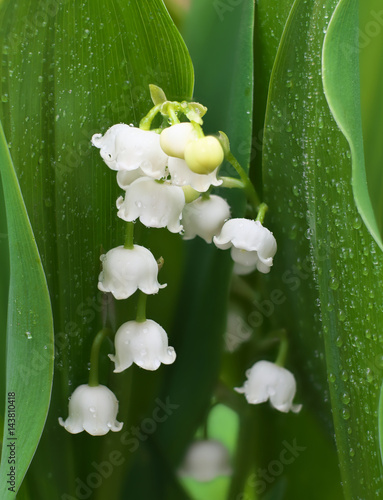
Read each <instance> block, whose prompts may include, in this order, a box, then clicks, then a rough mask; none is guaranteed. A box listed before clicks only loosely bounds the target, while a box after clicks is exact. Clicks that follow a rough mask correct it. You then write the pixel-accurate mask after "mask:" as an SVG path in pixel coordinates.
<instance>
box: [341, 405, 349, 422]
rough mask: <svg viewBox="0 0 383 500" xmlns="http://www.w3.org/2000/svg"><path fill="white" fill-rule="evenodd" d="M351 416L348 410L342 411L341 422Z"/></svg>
mask: <svg viewBox="0 0 383 500" xmlns="http://www.w3.org/2000/svg"><path fill="white" fill-rule="evenodd" d="M350 416H351V413H350V410H349V409H348V408H343V409H342V418H343V420H348V419H349V418H350Z"/></svg>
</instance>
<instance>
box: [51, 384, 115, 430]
mask: <svg viewBox="0 0 383 500" xmlns="http://www.w3.org/2000/svg"><path fill="white" fill-rule="evenodd" d="M117 412H118V401H117V398H116V396H115V395H114V394H113V392H112V391H111V390H110V389H108V388H107V387H105V385H97V386H95V387H91V386H89V385H88V384H83V385H80V386H79V387H77V388H76V389H75V391H74V392H73V394H72V396H71V397H70V400H69V416H68V418H67V419H66V420H65V421H64V420H63V419H62V418H61V417H60V418H59V423H60V425H62V426H63V427H65V429H66V430H67V431H68V432H70V433H71V434H78V433H79V432H82V431H86V432H87V433H88V434H92V436H103V435H104V434H107V433H108V432H109V431H113V432H117V431H120V430H121V429H122V426H123V424H122V423H121V422H117Z"/></svg>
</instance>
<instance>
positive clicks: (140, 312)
mask: <svg viewBox="0 0 383 500" xmlns="http://www.w3.org/2000/svg"><path fill="white" fill-rule="evenodd" d="M147 298H148V296H147V295H146V293H144V292H141V290H140V294H139V296H138V302H137V314H136V321H137V323H143V322H144V321H146V301H147Z"/></svg>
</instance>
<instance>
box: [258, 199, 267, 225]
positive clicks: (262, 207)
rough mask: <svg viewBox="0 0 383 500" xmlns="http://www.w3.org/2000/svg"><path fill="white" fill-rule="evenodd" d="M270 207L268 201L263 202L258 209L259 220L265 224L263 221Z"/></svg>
mask: <svg viewBox="0 0 383 500" xmlns="http://www.w3.org/2000/svg"><path fill="white" fill-rule="evenodd" d="M268 209H269V207H268V206H267V205H266V203H261V204H260V206H259V209H258V215H257V219H256V220H257V221H259V222H260V223H261V224H263V221H264V219H265V215H266V212H267V211H268Z"/></svg>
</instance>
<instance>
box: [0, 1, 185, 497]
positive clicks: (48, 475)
mask: <svg viewBox="0 0 383 500" xmlns="http://www.w3.org/2000/svg"><path fill="white" fill-rule="evenodd" d="M0 29H1V33H0V43H1V48H0V52H1V53H2V59H3V64H2V67H1V77H2V78H1V95H2V96H4V98H3V99H2V102H1V109H0V114H1V118H2V120H3V123H4V129H5V134H6V137H7V141H8V142H9V144H10V147H11V151H12V156H13V160H14V163H15V168H16V169H17V174H18V178H19V181H20V187H21V190H22V193H23V197H24V200H25V204H26V207H27V210H28V214H29V217H30V220H31V224H32V227H33V229H34V234H35V237H36V241H37V245H38V248H39V251H40V254H41V258H42V261H43V264H44V269H45V271H46V275H47V281H48V286H49V290H50V295H51V298H52V308H53V314H54V323H55V341H56V370H55V381H54V390H53V394H52V404H51V408H50V414H49V418H48V421H47V426H46V428H45V432H44V435H43V438H42V440H41V443H40V446H39V449H38V452H37V454H36V456H35V459H34V461H33V463H32V467H31V469H30V473H29V474H28V477H27V480H28V486H29V487H30V494H31V496H32V497H34V498H40V499H42V500H43V499H45V498H47V499H52V498H58V497H60V498H61V496H62V495H65V494H66V495H69V496H72V497H73V496H76V488H77V489H78V488H80V486H79V484H80V483H79V481H84V480H85V481H86V479H87V477H88V475H89V474H90V473H92V472H94V465H92V463H93V462H96V463H100V462H102V461H103V460H105V456H106V457H108V456H109V453H110V452H111V451H113V450H120V451H121V453H122V454H123V456H124V465H123V466H121V467H116V468H115V469H114V471H113V474H112V475H111V476H110V477H109V478H107V479H105V481H103V484H102V485H101V486H100V487H99V488H98V489H97V490H96V491H93V490H92V494H93V493H94V495H100V497H102V495H105V492H108V498H110V499H112V498H119V495H120V489H121V483H122V480H121V478H122V477H124V476H125V475H126V469H127V468H128V467H129V465H130V463H131V459H132V458H133V455H132V454H131V453H130V452H129V450H128V447H127V446H126V445H124V444H123V443H122V442H121V435H119V434H117V433H116V434H113V435H111V436H106V437H105V438H93V437H90V436H88V435H85V433H83V434H81V435H77V436H73V435H70V434H68V433H67V432H65V430H64V429H62V428H61V427H59V425H58V422H57V419H58V417H64V418H66V416H67V412H68V397H69V396H70V394H71V392H72V391H73V389H74V388H75V387H76V386H77V385H79V384H81V383H86V381H87V376H88V362H89V352H90V346H91V343H92V340H93V337H94V335H95V334H96V333H97V331H98V330H99V329H100V328H101V327H102V325H103V324H104V321H107V322H108V324H110V325H111V326H112V328H117V327H118V326H120V325H121V323H122V322H123V321H127V320H128V319H132V318H133V317H134V310H135V298H133V299H132V300H131V301H128V302H125V301H124V302H123V303H121V302H120V303H115V302H112V301H111V300H109V299H108V297H106V296H105V297H104V296H103V294H101V293H100V292H98V290H97V278H98V274H99V271H100V261H99V257H100V255H101V254H102V253H103V252H104V251H106V250H109V249H110V248H112V247H115V246H117V245H120V244H121V243H122V242H123V241H124V240H123V238H124V225H123V223H122V221H119V220H118V219H117V216H116V209H115V202H116V199H117V197H118V196H119V195H120V194H121V192H120V190H119V189H118V186H117V184H116V180H115V173H114V172H112V171H110V170H109V169H108V168H107V167H106V165H105V164H104V163H103V161H102V160H101V158H100V155H99V151H98V150H96V149H95V148H92V147H91V145H90V139H91V136H92V134H93V133H96V132H101V133H103V132H105V131H106V130H107V128H108V127H109V126H111V125H112V124H114V123H120V122H125V123H128V124H129V123H133V124H134V125H136V126H137V125H138V123H139V120H140V119H141V118H142V116H143V115H144V114H146V112H147V111H148V110H149V109H150V108H151V107H152V102H151V99H150V93H149V84H155V85H158V86H160V87H161V88H163V90H164V91H165V93H166V95H167V97H168V98H169V99H180V100H182V99H187V98H190V97H191V95H192V88H193V68H192V65H191V61H190V58H189V55H188V52H187V50H186V47H185V45H184V43H183V41H182V39H181V38H180V36H179V33H178V32H177V30H176V28H175V26H174V24H173V23H172V21H171V19H170V17H169V16H168V14H167V12H166V9H165V8H164V5H163V3H162V1H160V0H148V1H147V2H140V1H138V0H129V1H122V0H107V1H105V0H103V1H101V0H95V1H92V2H86V3H84V2H77V1H74V0H67V1H62V2H57V3H54V4H49V5H47V7H46V8H45V7H44V8H42V7H41V6H39V5H37V4H34V3H31V2H28V1H26V0H25V1H20V2H17V3H15V2H13V1H10V0H9V1H4V2H2V3H1V6H0ZM165 233H166V232H165V231H159V232H158V233H156V234H154V235H153V236H150V238H148V237H147V234H146V231H144V230H142V228H141V230H137V241H139V242H140V243H141V244H148V245H149V247H150V248H151V250H152V251H153V253H154V254H155V255H156V257H160V256H161V255H162V256H163V257H164V259H165V262H167V261H168V262H169V263H172V265H169V266H167V265H166V264H165V267H164V270H163V271H162V272H161V274H162V276H161V279H163V281H165V282H166V281H168V282H169V286H168V287H167V289H166V290H164V291H163V293H160V294H158V296H156V297H154V298H153V299H152V300H150V301H149V309H148V312H149V314H150V316H151V317H152V318H153V319H155V320H157V321H159V322H160V323H161V324H162V325H163V326H164V327H165V328H166V329H168V327H169V323H170V318H172V315H173V309H174V306H173V303H174V300H173V298H174V297H175V296H177V294H178V287H179V277H178V275H179V268H180V266H181V263H182V251H181V252H180V243H179V242H178V240H177V239H176V237H175V236H174V235H168V234H165ZM171 340H172V339H171ZM112 349H113V347H112V346H111V345H108V344H107V343H105V345H104V346H103V352H102V361H101V365H100V370H101V373H100V382H101V383H104V384H107V385H109V386H110V387H111V388H112V390H114V391H115V392H116V394H117V397H118V399H119V401H120V412H119V419H120V420H122V421H124V423H125V428H126V429H127V430H129V428H130V426H132V425H133V424H140V422H141V420H142V418H143V416H144V415H145V412H146V411H148V408H149V409H150V408H151V405H152V404H154V403H153V401H154V400H155V399H156V397H157V396H158V394H159V391H160V388H159V386H160V385H161V380H162V377H163V373H164V372H163V371H159V374H157V373H156V374H155V375H156V376H155V377H154V376H151V375H153V374H145V375H141V374H138V373H137V372H136V371H135V370H133V372H134V376H133V381H131V380H130V379H131V374H123V375H121V376H116V375H111V370H112V365H111V363H110V361H109V359H108V358H107V354H108V353H110V352H112ZM130 387H131V389H130ZM142 387H145V389H144V390H142ZM57 450H60V453H57ZM76 479H77V481H76Z"/></svg>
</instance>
